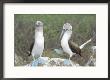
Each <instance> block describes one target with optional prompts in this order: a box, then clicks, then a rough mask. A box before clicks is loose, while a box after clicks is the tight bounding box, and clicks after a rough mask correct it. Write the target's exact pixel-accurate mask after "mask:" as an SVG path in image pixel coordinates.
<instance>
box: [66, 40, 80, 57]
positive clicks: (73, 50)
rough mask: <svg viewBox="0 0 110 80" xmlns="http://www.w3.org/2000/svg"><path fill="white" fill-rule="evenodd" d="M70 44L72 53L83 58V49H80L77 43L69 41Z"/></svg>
mask: <svg viewBox="0 0 110 80" xmlns="http://www.w3.org/2000/svg"><path fill="white" fill-rule="evenodd" d="M68 44H69V47H70V49H71V51H72V52H74V53H76V54H79V55H80V56H81V49H80V48H79V46H78V45H77V44H76V43H74V42H72V41H71V40H69V41H68Z"/></svg>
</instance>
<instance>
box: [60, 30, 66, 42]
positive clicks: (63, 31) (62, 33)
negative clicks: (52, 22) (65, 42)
mask: <svg viewBox="0 0 110 80" xmlns="http://www.w3.org/2000/svg"><path fill="white" fill-rule="evenodd" d="M65 32H66V30H64V29H63V30H62V32H61V35H60V40H61V39H62V37H63V35H64V33H65Z"/></svg>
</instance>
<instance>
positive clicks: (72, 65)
mask: <svg viewBox="0 0 110 80" xmlns="http://www.w3.org/2000/svg"><path fill="white" fill-rule="evenodd" d="M70 58H71V57H69V61H70V63H71V65H72V66H73V63H72V61H71V59H70Z"/></svg>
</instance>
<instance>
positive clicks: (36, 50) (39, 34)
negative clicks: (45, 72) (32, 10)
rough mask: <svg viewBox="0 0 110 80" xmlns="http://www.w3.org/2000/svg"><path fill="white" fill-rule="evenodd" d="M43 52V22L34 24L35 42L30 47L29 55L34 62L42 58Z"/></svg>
mask: <svg viewBox="0 0 110 80" xmlns="http://www.w3.org/2000/svg"><path fill="white" fill-rule="evenodd" d="M43 50H44V36H43V22H41V21H36V23H35V41H34V43H33V44H32V45H31V47H30V53H31V55H32V56H33V58H34V60H35V59H36V58H38V57H41V56H42V53H43Z"/></svg>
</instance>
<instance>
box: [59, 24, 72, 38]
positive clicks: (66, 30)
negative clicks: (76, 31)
mask: <svg viewBox="0 0 110 80" xmlns="http://www.w3.org/2000/svg"><path fill="white" fill-rule="evenodd" d="M65 33H67V34H69V35H71V34H72V26H71V24H70V23H65V24H64V25H63V29H62V32H61V35H60V39H62V37H63V35H64V34H65Z"/></svg>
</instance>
